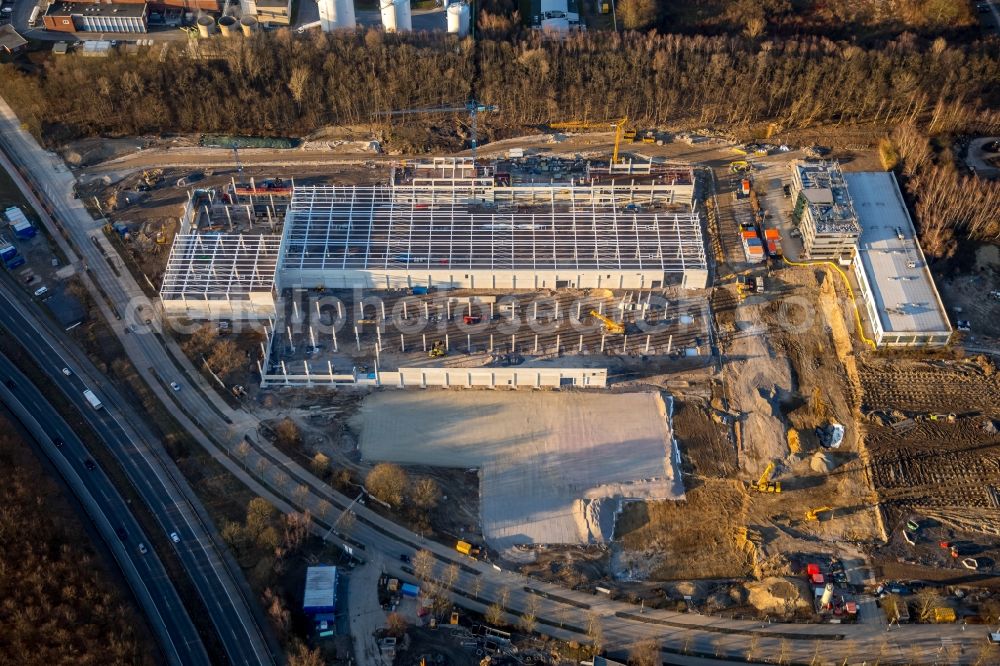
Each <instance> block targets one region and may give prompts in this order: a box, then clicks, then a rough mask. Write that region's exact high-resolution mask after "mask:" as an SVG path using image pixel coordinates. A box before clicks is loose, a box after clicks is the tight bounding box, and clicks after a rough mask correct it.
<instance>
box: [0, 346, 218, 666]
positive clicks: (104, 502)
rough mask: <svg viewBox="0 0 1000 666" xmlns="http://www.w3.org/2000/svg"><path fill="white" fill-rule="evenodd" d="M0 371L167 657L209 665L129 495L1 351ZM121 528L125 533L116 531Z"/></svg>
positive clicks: (3, 386)
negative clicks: (90, 466) (142, 549)
mask: <svg viewBox="0 0 1000 666" xmlns="http://www.w3.org/2000/svg"><path fill="white" fill-rule="evenodd" d="M0 374H2V375H3V382H2V383H0V399H2V400H3V402H4V403H6V404H7V406H8V408H9V409H10V410H11V411H12V413H14V415H15V416H16V417H17V418H18V420H19V421H21V423H22V424H23V425H24V427H25V428H26V429H27V430H28V431H29V432H30V433H31V434H32V436H33V437H34V438H35V440H36V441H37V442H38V446H39V447H40V448H41V449H42V450H43V451H44V452H45V455H46V456H47V457H48V458H49V459H51V461H52V463H53V465H54V466H55V467H56V469H58V470H59V473H60V474H61V475H62V476H63V478H64V479H65V480H66V484H67V485H68V486H69V488H70V489H71V490H72V491H73V493H74V494H75V495H76V497H77V499H78V500H79V501H80V503H81V504H82V505H83V507H84V509H85V510H86V511H87V513H88V515H89V516H90V518H91V520H92V521H93V523H94V525H95V526H96V527H97V530H98V532H99V533H100V534H101V536H102V537H103V539H104V540H105V541H106V542H107V545H108V548H109V549H110V550H111V553H112V554H113V555H114V557H115V559H116V560H117V562H118V565H119V566H120V567H121V570H122V572H123V573H124V574H125V579H126V580H127V581H128V584H129V586H130V587H131V588H132V591H133V593H134V594H135V597H136V599H137V600H138V601H139V605H140V606H141V607H142V609H143V611H144V612H145V613H146V615H147V617H148V618H149V622H150V626H151V627H152V628H153V631H154V632H155V633H156V636H157V639H158V640H159V642H160V644H161V646H162V648H163V652H164V654H165V655H166V656H167V659H168V660H169V661H170V663H171V664H176V665H177V666H186V665H187V664H206V665H207V664H209V663H211V662H210V661H209V659H208V653H207V652H206V651H205V646H204V645H203V644H202V642H201V637H200V636H199V635H198V630H197V628H196V627H195V625H194V623H193V622H192V620H191V617H190V616H189V615H188V613H187V610H186V609H185V608H184V604H183V603H182V602H181V599H180V596H179V595H178V594H177V590H176V589H175V588H174V585H173V582H172V581H171V580H170V577H169V576H168V575H167V572H166V570H165V568H164V567H163V563H162V562H160V559H159V557H158V556H157V554H156V551H155V550H154V548H153V546H152V544H151V543H150V541H149V539H148V537H147V536H146V535H145V534H144V533H143V530H142V528H141V527H140V525H139V522H138V520H136V518H135V517H134V516H133V515H132V512H131V511H130V510H129V508H128V504H127V502H126V501H125V499H124V498H123V497H122V496H121V495H120V494H119V493H118V491H117V489H116V488H115V487H114V484H112V482H111V480H110V479H109V478H108V477H107V475H106V474H105V473H104V471H103V470H102V469H100V468H99V467H98V468H95V469H87V467H86V465H85V463H84V461H90V460H91V455H90V452H89V451H88V450H87V448H86V446H85V445H84V444H83V442H81V441H80V439H79V438H78V437H77V436H76V433H75V432H74V431H73V429H72V428H71V427H70V426H69V425H68V424H67V423H66V422H65V421H64V420H63V419H62V417H61V416H60V415H59V413H58V412H57V411H56V410H55V409H54V408H53V407H52V405H50V404H49V403H48V401H47V400H46V399H45V397H44V396H43V395H42V393H41V391H40V390H39V389H38V388H37V387H36V386H35V385H34V384H32V383H31V382H30V381H29V380H28V378H27V377H26V376H24V375H23V374H22V373H21V372H20V370H18V369H17V367H16V366H15V365H14V364H13V363H12V362H11V361H10V360H9V359H7V357H6V356H3V355H0ZM83 409H90V407H89V406H88V407H84V408H83ZM57 440H58V441H60V442H62V444H61V445H60V446H57V445H56V444H55V442H56V441H57ZM122 530H124V531H123V532H121V534H122V535H124V537H122V536H121V535H119V534H118V532H119V531H122ZM139 544H145V548H146V551H147V552H146V553H141V552H140V551H139Z"/></svg>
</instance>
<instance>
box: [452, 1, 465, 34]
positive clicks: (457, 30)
mask: <svg viewBox="0 0 1000 666" xmlns="http://www.w3.org/2000/svg"><path fill="white" fill-rule="evenodd" d="M469 14H470V12H469V5H467V4H465V3H464V2H463V3H456V4H454V5H450V6H449V7H448V32H450V33H451V34H453V35H458V36H459V37H465V36H466V35H468V34H469Z"/></svg>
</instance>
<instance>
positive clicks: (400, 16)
mask: <svg viewBox="0 0 1000 666" xmlns="http://www.w3.org/2000/svg"><path fill="white" fill-rule="evenodd" d="M380 10H381V13H382V25H383V27H385V31H386V32H409V31H411V30H413V20H412V19H411V17H410V0H380Z"/></svg>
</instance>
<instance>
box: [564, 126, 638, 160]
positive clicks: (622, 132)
mask: <svg viewBox="0 0 1000 666" xmlns="http://www.w3.org/2000/svg"><path fill="white" fill-rule="evenodd" d="M626 124H628V118H620V119H618V120H602V121H598V122H590V121H587V120H570V121H568V122H564V123H549V127H551V128H552V129H558V130H571V131H572V130H589V129H607V128H608V127H612V128H614V130H615V148H614V151H612V153H611V163H612V164H618V150H619V148H621V145H622V138H624V137H625V136H626V135H628V136H629V137H631V140H634V139H635V130H632V129H625V125H626Z"/></svg>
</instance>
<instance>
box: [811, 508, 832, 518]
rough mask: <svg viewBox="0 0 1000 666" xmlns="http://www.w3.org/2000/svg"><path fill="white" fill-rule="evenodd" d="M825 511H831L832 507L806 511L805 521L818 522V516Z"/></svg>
mask: <svg viewBox="0 0 1000 666" xmlns="http://www.w3.org/2000/svg"><path fill="white" fill-rule="evenodd" d="M826 511H833V507H832V506H821V507H819V508H817V509H808V510H807V511H806V520H807V521H814V520H819V514H821V513H824V512H826Z"/></svg>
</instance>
